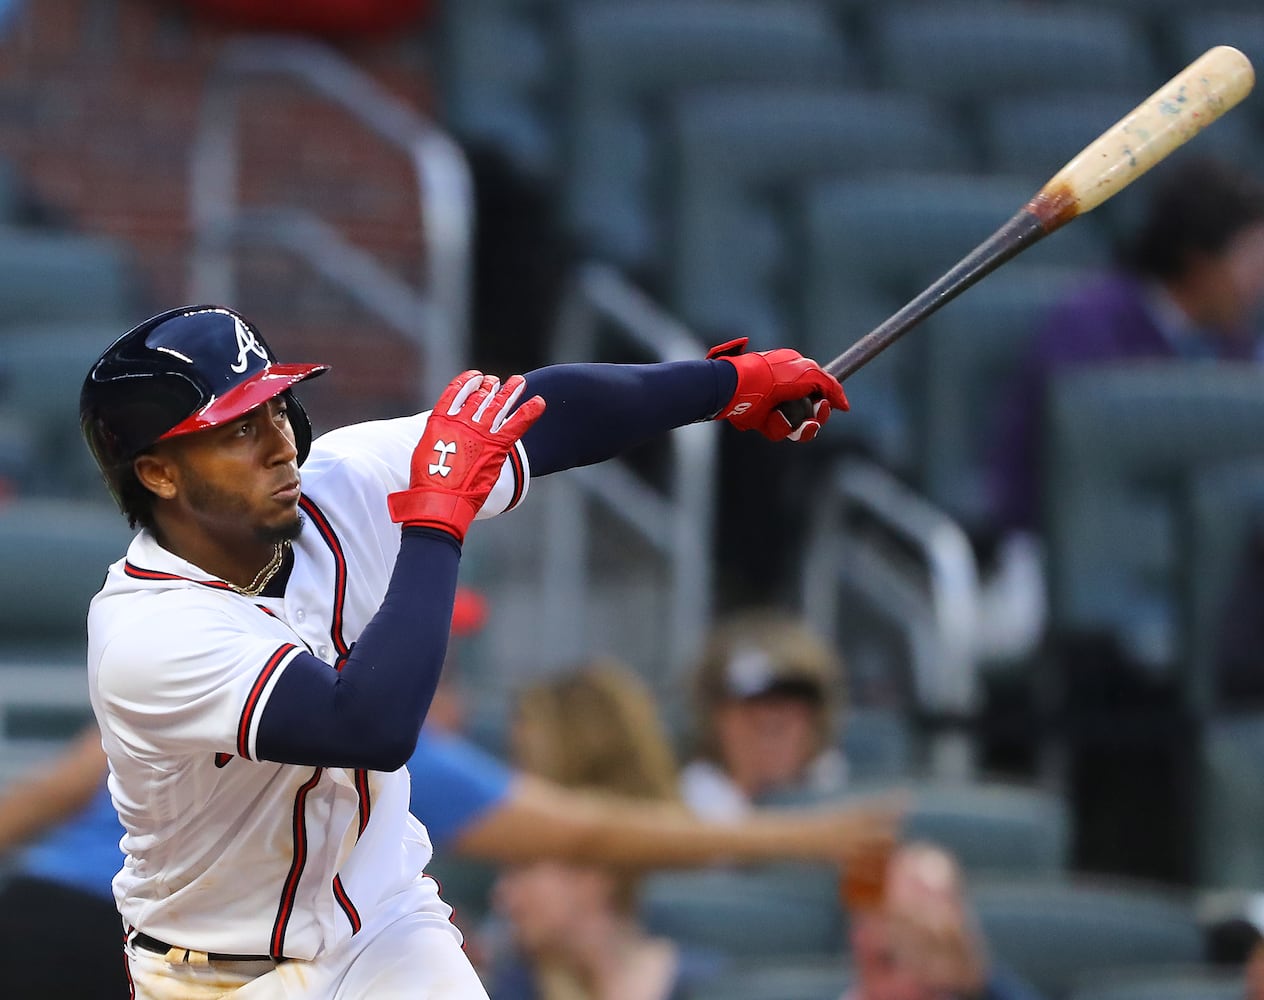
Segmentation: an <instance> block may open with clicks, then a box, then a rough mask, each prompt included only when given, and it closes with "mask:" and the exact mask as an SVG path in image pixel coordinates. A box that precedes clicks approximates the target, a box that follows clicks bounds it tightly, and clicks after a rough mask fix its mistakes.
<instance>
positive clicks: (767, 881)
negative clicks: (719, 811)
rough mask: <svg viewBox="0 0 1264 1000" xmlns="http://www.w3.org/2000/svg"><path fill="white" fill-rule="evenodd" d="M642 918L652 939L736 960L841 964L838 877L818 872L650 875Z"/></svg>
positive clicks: (776, 868) (778, 869)
mask: <svg viewBox="0 0 1264 1000" xmlns="http://www.w3.org/2000/svg"><path fill="white" fill-rule="evenodd" d="M641 916H642V918H643V920H644V921H645V923H646V926H647V927H648V928H649V929H650V930H651V931H652V932H655V933H659V934H663V935H665V936H666V937H670V938H672V939H674V940H676V941H680V942H682V943H684V944H687V945H689V946H691V947H694V948H697V949H700V950H702V951H705V952H713V953H716V954H718V955H722V956H729V957H731V958H733V959H735V960H737V959H762V958H771V957H786V956H791V955H794V956H805V955H806V956H813V955H817V956H819V955H827V954H837V955H839V956H840V959H839V960H840V963H841V954H842V948H843V942H844V918H843V911H842V905H841V903H840V902H839V897H838V878H837V876H836V875H834V874H833V872H832V870H831V869H824V868H822V867H821V866H817V865H791V864H785V865H769V866H762V867H759V868H743V869H729V868H720V869H702V870H697V871H688V872H661V873H654V874H651V875H649V876H648V877H647V878H646V880H645V882H644V883H643V885H642V891H641Z"/></svg>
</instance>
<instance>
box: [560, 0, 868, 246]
mask: <svg viewBox="0 0 1264 1000" xmlns="http://www.w3.org/2000/svg"><path fill="white" fill-rule="evenodd" d="M568 15H569V17H568V24H567V28H566V43H567V59H568V66H569V73H568V79H567V87H566V95H567V96H566V100H565V105H566V111H565V118H566V130H567V139H566V150H567V152H566V170H565V177H566V181H565V188H564V192H565V193H564V200H565V208H564V214H565V217H566V222H567V226H568V228H569V230H570V231H571V232H572V233H573V234H574V235H575V236H576V238H577V239H578V240H579V242H580V245H581V246H582V247H583V248H584V249H585V250H587V251H588V252H590V253H593V254H595V255H597V256H599V257H601V258H602V259H605V260H607V261H608V262H611V263H615V264H618V265H621V266H624V267H632V268H636V267H640V268H644V267H647V266H650V265H652V264H653V263H654V255H655V254H656V253H657V252H658V251H659V249H660V246H659V242H658V239H657V233H656V225H655V223H656V220H657V218H658V217H659V215H661V211H662V207H661V201H660V202H659V203H657V204H656V203H655V198H654V195H655V192H656V190H661V188H660V187H659V185H661V183H662V181H661V178H662V171H663V162H664V157H665V155H666V150H665V141H664V140H665V135H664V127H665V116H666V111H667V107H668V103H669V101H670V99H671V98H672V97H673V96H675V95H679V94H681V93H683V92H684V91H686V90H688V89H690V88H695V87H702V86H708V85H717V84H725V85H737V84H754V83H763V84H771V83H781V84H793V83H798V84H805V83H818V84H824V83H838V82H841V81H843V80H844V79H845V78H846V73H847V66H848V56H847V47H846V44H845V42H844V40H843V37H842V35H841V32H840V31H839V30H838V29H837V27H836V26H835V25H834V24H833V22H832V21H831V20H830V18H829V17H828V15H827V13H826V12H825V11H824V10H822V9H821V8H820V7H819V6H818V5H817V4H814V3H810V2H808V3H805V2H800V0H789V2H786V0H777V2H770V0H742V2H734V0H639V2H637V3H623V2H618V0H614V2H597V3H585V4H577V5H574V6H573V7H571V8H570V10H569V11H568Z"/></svg>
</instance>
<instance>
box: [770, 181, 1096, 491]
mask: <svg viewBox="0 0 1264 1000" xmlns="http://www.w3.org/2000/svg"><path fill="white" fill-rule="evenodd" d="M1034 193H1035V189H1034V188H1033V186H1032V185H1031V183H1029V182H1028V181H1026V180H1023V179H1021V178H1014V177H1012V176H1008V175H1006V176H1000V175H996V176H983V175H979V174H965V173H941V172H934V173H901V174H895V175H891V176H886V177H881V178H874V177H868V178H859V179H853V180H828V181H822V182H820V183H819V184H814V185H812V186H811V187H809V188H808V189H806V191H805V192H804V193H803V194H802V196H801V198H800V199H799V201H798V203H797V209H796V213H797V217H798V221H799V226H800V229H799V231H800V235H801V240H802V243H801V257H800V259H801V262H802V263H801V275H800V277H799V280H798V281H797V283H796V286H795V296H796V300H797V301H796V302H795V309H796V314H797V315H798V316H799V317H800V320H801V323H802V339H801V341H800V343H801V344H802V345H803V350H804V351H805V353H808V354H810V355H811V356H813V357H816V358H820V359H828V358H833V357H834V356H835V355H836V354H838V353H839V352H841V350H842V349H843V348H845V347H847V346H849V345H850V344H851V343H852V342H853V341H855V340H856V339H857V338H859V337H860V336H861V335H863V334H864V333H866V332H867V331H868V330H870V329H872V328H873V326H875V325H876V324H877V323H878V322H879V321H881V320H884V319H886V318H887V317H888V316H889V315H891V314H892V313H893V312H895V310H896V309H898V308H899V307H900V306H902V305H903V304H904V303H905V302H907V301H909V300H910V299H911V298H913V296H914V295H916V294H917V293H919V292H920V291H922V290H923V289H924V288H926V287H927V286H928V285H930V283H931V282H932V281H934V280H935V279H936V278H938V277H939V276H940V275H941V274H943V273H944V272H945V271H947V270H948V269H949V268H950V267H951V266H952V265H953V264H954V263H956V262H957V261H958V260H960V259H961V258H962V257H964V256H965V255H966V254H967V253H968V252H969V251H970V250H971V249H973V248H974V247H975V246H976V245H977V244H978V243H980V242H981V241H982V240H983V239H985V238H986V237H987V236H989V235H990V234H991V233H993V232H994V231H995V230H996V229H997V228H998V227H999V226H1001V225H1002V224H1003V223H1004V222H1006V221H1007V220H1008V219H1009V218H1011V217H1012V216H1013V215H1014V214H1015V213H1016V212H1017V211H1018V210H1019V209H1021V208H1022V206H1023V205H1025V204H1026V203H1027V201H1028V200H1029V199H1030V198H1031V196H1032V195H1033V194H1034ZM1105 257H1106V240H1105V238H1104V236H1103V235H1102V234H1101V232H1100V231H1099V230H1098V229H1097V228H1096V226H1095V224H1094V222H1093V220H1092V218H1091V217H1088V218H1084V219H1079V220H1076V222H1075V223H1074V224H1073V225H1070V226H1067V227H1066V228H1065V229H1063V230H1061V231H1059V232H1058V233H1056V234H1055V235H1054V236H1053V237H1051V238H1049V239H1047V240H1046V241H1044V242H1043V243H1040V244H1037V245H1036V246H1035V247H1033V248H1031V249H1029V250H1027V251H1026V252H1025V254H1024V257H1023V263H1024V266H1026V265H1029V264H1030V265H1036V264H1041V265H1046V266H1061V267H1084V266H1091V265H1093V264H1096V263H1100V262H1102V261H1103V260H1104V259H1105ZM1015 266H1016V265H1015ZM986 280H988V281H996V280H1003V276H1002V275H1000V274H998V275H995V276H993V277H991V278H988V279H986ZM977 291H979V289H978V288H974V289H970V290H968V291H967V292H966V293H965V294H966V295H970V294H972V293H973V292H977ZM963 297H964V296H963ZM959 304H960V303H959V302H958V303H952V304H951V305H950V306H947V307H945V309H948V308H952V306H953V305H959ZM915 363H916V359H915V357H914V356H912V355H911V354H910V352H909V351H907V350H904V349H901V350H889V351H887V352H886V353H885V354H884V355H882V356H880V357H879V358H878V359H877V360H876V361H874V362H871V363H870V364H869V365H867V366H866V367H865V368H864V369H863V370H861V371H860V372H857V373H856V374H855V375H854V376H853V377H852V378H850V379H849V380H848V381H847V388H848V391H849V393H851V392H854V394H855V397H856V407H855V414H854V415H849V419H848V420H847V421H846V422H845V423H846V426H844V422H843V421H839V422H838V424H839V426H838V427H837V428H836V427H835V426H834V425H833V424H831V425H829V426H828V427H827V428H826V433H827V434H832V435H835V436H838V435H850V436H853V437H857V438H859V440H860V442H861V443H867V444H868V445H869V447H870V449H871V450H872V451H873V453H874V454H875V455H876V456H877V457H878V458H879V459H880V460H881V461H883V462H885V463H887V464H889V465H891V466H893V467H895V468H897V469H899V470H901V471H911V470H912V468H913V463H914V461H915V457H916V455H915V428H916V427H917V426H918V420H919V416H918V414H917V413H916V412H915V410H914V407H915V406H916V405H917V400H916V397H915V395H914V393H913V386H914V385H916V384H917V372H916V366H915ZM853 416H854V417H856V418H858V419H855V420H853V419H852V417H853Z"/></svg>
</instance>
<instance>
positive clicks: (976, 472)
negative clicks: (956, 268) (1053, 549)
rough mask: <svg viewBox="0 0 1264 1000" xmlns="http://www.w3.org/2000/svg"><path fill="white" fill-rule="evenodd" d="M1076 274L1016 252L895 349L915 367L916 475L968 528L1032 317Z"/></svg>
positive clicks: (981, 518) (974, 523)
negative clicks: (1021, 257) (1016, 256)
mask: <svg viewBox="0 0 1264 1000" xmlns="http://www.w3.org/2000/svg"><path fill="white" fill-rule="evenodd" d="M1052 238H1053V239H1057V236H1054V237H1052ZM1083 275H1084V269H1082V268H1079V267H1072V266H1067V265H1059V266H1052V265H1050V266H1041V265H1036V264H1029V263H1026V262H1023V261H1015V262H1014V263H1012V264H1009V265H1006V267H1005V268H1003V269H1002V270H1000V271H998V272H997V273H996V274H993V275H991V276H990V277H988V278H987V280H985V281H983V282H980V283H979V284H978V285H976V286H975V287H973V288H970V289H968V290H967V291H966V292H964V293H963V294H962V295H961V296H960V297H959V298H957V299H956V300H954V301H953V302H950V303H949V304H948V305H946V306H944V308H943V309H941V310H940V311H939V312H938V313H936V314H935V315H934V316H931V317H930V318H929V319H927V320H926V322H925V324H924V326H923V327H922V329H920V330H919V331H917V332H916V333H913V334H910V335H909V337H908V338H907V340H906V342H905V343H903V344H902V345H901V346H900V347H899V348H898V350H900V351H901V352H903V353H905V354H906V355H907V357H908V361H909V365H910V367H911V368H912V369H913V370H914V372H915V378H914V381H913V385H912V387H911V391H910V394H909V399H910V402H909V408H910V410H911V411H912V412H913V414H914V416H915V418H916V420H917V428H916V431H915V433H914V447H915V451H916V455H917V458H916V463H915V468H916V479H915V481H916V483H917V485H918V486H920V488H921V489H922V491H923V492H924V493H925V494H926V495H927V496H928V497H929V498H930V499H931V500H932V501H933V502H934V503H936V504H937V505H938V506H940V507H941V508H943V509H944V510H946V511H947V512H948V513H949V514H951V515H952V516H953V517H955V518H956V519H957V520H958V521H960V522H961V523H962V524H963V525H964V526H965V527H966V528H967V530H969V531H971V532H980V533H981V532H984V531H985V529H986V527H987V523H988V520H989V517H990V515H991V509H990V505H989V497H988V492H989V490H988V482H987V479H988V471H989V452H990V449H991V448H992V446H993V442H994V440H995V438H996V435H997V434H998V432H999V420H1000V413H999V406H998V404H999V403H1000V401H1001V399H1002V398H1003V397H1004V391H1005V389H1006V387H1007V386H1008V385H1009V383H1010V381H1011V379H1012V378H1013V377H1014V374H1015V370H1016V368H1017V366H1018V363H1019V361H1020V359H1021V358H1022V356H1023V352H1024V350H1025V348H1026V345H1027V343H1028V341H1029V340H1030V338H1031V336H1032V334H1033V333H1034V332H1035V329H1036V327H1037V326H1038V324H1039V323H1040V321H1041V319H1042V318H1043V317H1044V315H1045V313H1046V312H1047V311H1048V310H1049V309H1050V308H1051V307H1052V306H1053V305H1054V303H1056V302H1057V301H1059V300H1060V299H1061V298H1062V296H1063V295H1064V294H1065V293H1066V291H1067V289H1069V288H1070V287H1071V286H1073V285H1074V284H1075V282H1076V281H1077V280H1079V279H1080V278H1081V277H1082V276H1083Z"/></svg>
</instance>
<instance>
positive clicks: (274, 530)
mask: <svg viewBox="0 0 1264 1000" xmlns="http://www.w3.org/2000/svg"><path fill="white" fill-rule="evenodd" d="M278 506H279V507H280V508H281V509H280V510H274V511H273V512H272V516H271V517H269V518H267V519H266V521H265V523H264V524H263V526H262V528H261V533H262V534H263V535H265V536H266V537H267V540H268V541H270V542H292V541H294V539H296V538H298V536H299V534H300V533H301V532H302V530H303V512H302V510H301V509H300V508H299V505H298V501H297V500H295V501H294V502H293V503H286V504H279V505H278Z"/></svg>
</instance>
